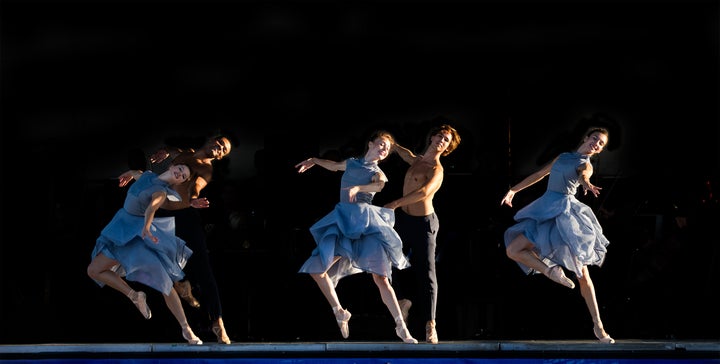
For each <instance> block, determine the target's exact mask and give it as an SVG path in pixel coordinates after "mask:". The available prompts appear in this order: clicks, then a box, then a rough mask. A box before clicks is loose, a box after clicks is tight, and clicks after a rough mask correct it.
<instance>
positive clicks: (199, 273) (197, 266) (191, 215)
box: [156, 207, 222, 321]
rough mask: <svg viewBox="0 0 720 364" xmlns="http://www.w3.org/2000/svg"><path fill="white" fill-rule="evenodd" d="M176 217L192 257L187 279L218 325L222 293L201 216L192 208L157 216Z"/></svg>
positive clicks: (211, 318) (179, 229) (189, 261)
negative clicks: (211, 259) (219, 290)
mask: <svg viewBox="0 0 720 364" xmlns="http://www.w3.org/2000/svg"><path fill="white" fill-rule="evenodd" d="M159 214H162V215H163V216H174V217H175V234H176V235H177V236H178V237H180V238H181V239H183V240H185V243H186V244H187V246H188V247H189V248H190V249H192V251H193V254H192V255H191V256H190V259H189V260H188V262H187V265H186V266H185V269H184V271H185V278H186V279H187V280H189V281H190V283H191V285H192V286H193V287H197V288H198V289H199V292H200V295H199V296H198V300H199V301H200V307H201V308H204V309H205V310H207V313H208V316H209V317H210V320H212V321H216V320H217V319H219V318H220V317H221V316H222V306H221V305H220V292H218V286H217V282H215V275H214V273H213V270H212V267H211V266H210V256H209V254H208V248H207V237H206V235H205V228H204V224H203V220H202V216H200V212H199V211H197V210H196V209H195V208H192V207H189V208H186V209H182V210H172V211H169V210H162V209H161V210H159V211H158V214H156V216H159Z"/></svg>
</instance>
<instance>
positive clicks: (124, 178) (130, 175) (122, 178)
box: [118, 169, 143, 187]
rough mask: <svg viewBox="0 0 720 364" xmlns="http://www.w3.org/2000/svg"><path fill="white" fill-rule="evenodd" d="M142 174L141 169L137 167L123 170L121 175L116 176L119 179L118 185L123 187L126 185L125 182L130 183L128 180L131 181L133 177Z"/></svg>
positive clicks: (138, 176) (135, 177)
mask: <svg viewBox="0 0 720 364" xmlns="http://www.w3.org/2000/svg"><path fill="white" fill-rule="evenodd" d="M142 174H143V171H141V170H139V169H131V170H129V171H127V172H124V173H123V174H121V175H120V176H119V177H118V180H119V182H118V185H119V186H120V187H125V186H127V184H128V183H130V181H132V180H133V179H138V178H140V176H141V175H142Z"/></svg>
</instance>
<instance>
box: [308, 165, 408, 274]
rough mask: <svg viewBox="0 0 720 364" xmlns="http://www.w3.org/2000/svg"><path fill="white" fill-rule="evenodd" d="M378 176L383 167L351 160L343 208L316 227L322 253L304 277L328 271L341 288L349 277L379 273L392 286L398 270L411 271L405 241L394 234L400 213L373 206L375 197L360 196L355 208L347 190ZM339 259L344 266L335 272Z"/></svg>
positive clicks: (315, 254)
mask: <svg viewBox="0 0 720 364" xmlns="http://www.w3.org/2000/svg"><path fill="white" fill-rule="evenodd" d="M376 173H383V172H382V170H381V169H380V167H378V165H377V163H374V162H366V161H365V160H364V159H362V158H360V159H358V158H350V159H348V160H347V164H346V168H345V172H344V173H343V176H342V179H341V181H340V187H341V188H340V202H339V203H338V204H336V205H335V208H334V209H333V211H331V212H330V213H329V214H327V215H325V216H324V217H323V218H321V219H320V220H318V221H317V222H316V223H315V224H313V226H311V227H310V233H311V234H312V236H313V238H314V239H315V242H316V243H317V247H316V248H315V249H314V250H313V251H312V254H311V256H310V258H308V259H307V260H306V261H305V263H304V264H303V266H302V267H301V268H300V271H299V272H300V273H322V272H325V271H326V270H327V271H328V275H329V276H330V278H331V279H332V281H333V283H334V284H335V285H336V286H337V284H338V281H339V280H340V279H342V278H343V277H346V276H348V275H351V274H355V273H360V272H367V273H375V274H379V275H382V276H385V277H388V279H390V280H392V267H396V268H397V269H405V268H407V267H409V266H410V263H409V262H408V259H407V257H406V256H405V255H404V254H403V252H402V240H400V236H399V235H398V233H397V232H396V231H395V229H393V226H394V225H395V211H393V210H392V209H388V208H384V207H380V206H375V205H373V204H372V200H373V197H374V196H375V193H374V192H360V193H358V194H357V195H356V197H357V199H356V202H354V203H351V202H350V197H349V194H348V191H347V190H346V189H345V188H346V187H351V186H357V185H366V184H368V183H370V182H371V180H372V177H373V176H374V175H375V174H376ZM336 256H339V257H340V260H339V261H338V262H337V263H335V265H333V266H332V268H330V265H331V264H332V261H333V259H334V258H335V257H336ZM328 268H330V269H329V270H328Z"/></svg>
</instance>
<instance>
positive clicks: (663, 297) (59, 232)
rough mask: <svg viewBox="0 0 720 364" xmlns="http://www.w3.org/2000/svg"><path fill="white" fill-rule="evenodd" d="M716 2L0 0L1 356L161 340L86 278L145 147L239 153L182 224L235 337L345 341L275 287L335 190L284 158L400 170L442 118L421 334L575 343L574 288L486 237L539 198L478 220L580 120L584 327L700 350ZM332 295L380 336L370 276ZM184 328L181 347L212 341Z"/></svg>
mask: <svg viewBox="0 0 720 364" xmlns="http://www.w3.org/2000/svg"><path fill="white" fill-rule="evenodd" d="M719 10H720V9H719V7H718V2H717V1H664V2H651V1H617V2H595V1H574V2H570V1H558V2H549V1H497V2H496V1H479V2H470V1H468V2H440V1H425V2H404V1H390V2H330V1H325V2H313V3H310V2H300V1H294V2H293V1H290V2H263V1H257V2H249V1H248V2H231V1H226V2H212V1H182V2H171V1H136V2H129V1H97V2H92V1H82V2H64V1H7V0H2V1H1V2H0V16H1V18H0V23H1V27H2V28H1V30H2V33H1V34H0V35H1V37H2V38H1V39H0V40H1V45H2V49H1V50H2V53H1V56H2V78H1V81H2V89H1V92H2V158H3V159H2V161H3V164H2V167H3V168H2V169H0V180H2V186H3V196H2V200H0V201H1V202H0V203H1V204H2V206H3V218H2V220H1V222H0V223H1V224H2V225H1V228H2V243H1V244H0V274H1V275H0V278H1V280H0V284H1V286H0V343H44V342H146V341H150V342H158V341H159V342H164V341H168V342H175V341H179V340H181V337H180V331H179V330H178V327H177V326H176V323H175V321H174V319H173V318H172V317H171V315H170V313H169V312H168V310H167V309H166V308H165V307H164V303H163V301H162V299H161V298H160V296H159V294H157V293H155V294H153V292H149V293H150V294H149V303H150V305H151V307H152V309H153V319H152V320H150V321H145V320H143V319H142V317H141V316H140V315H139V314H137V312H136V310H135V308H133V306H132V305H131V303H130V301H129V300H127V299H126V298H124V297H122V296H121V295H119V294H118V293H117V292H115V291H113V290H111V289H110V288H103V289H100V288H99V287H97V285H95V283H94V282H92V281H91V280H90V279H89V278H88V277H87V275H86V274H85V268H86V266H87V264H88V263H89V258H90V252H91V251H92V248H93V246H94V242H95V238H96V237H97V235H98V234H99V231H100V229H102V227H103V226H104V225H105V224H106V223H107V222H108V221H109V220H110V218H111V217H112V215H113V214H114V213H115V211H116V210H117V209H118V208H120V207H121V205H122V201H123V199H124V196H125V191H126V189H124V188H123V189H121V188H118V187H117V179H116V177H117V176H118V175H119V174H120V173H122V172H123V171H125V170H126V169H128V168H129V167H133V168H137V167H145V165H146V160H145V156H146V155H149V154H150V153H152V152H153V151H154V150H155V149H157V148H158V147H159V146H161V145H163V144H164V143H165V142H172V141H179V142H183V143H188V144H193V143H195V142H197V141H198V139H199V142H202V141H203V139H204V138H205V137H208V136H210V135H212V134H214V133H216V132H219V131H222V132H225V133H227V134H229V135H230V136H231V138H232V139H233V142H234V145H235V146H234V148H233V151H232V153H231V154H230V155H229V157H228V158H226V159H225V160H223V161H222V162H220V163H219V164H218V165H217V167H216V176H215V179H214V181H213V183H212V184H211V185H210V186H209V187H208V188H207V189H206V195H207V196H208V197H209V198H210V200H211V203H212V207H211V208H210V209H208V210H204V211H203V214H204V217H205V218H206V222H207V229H208V232H209V245H210V249H211V258H212V259H213V265H214V268H215V270H216V275H217V279H218V282H219V284H220V290H221V295H222V298H223V304H224V307H223V308H224V317H225V322H226V327H227V329H228V332H229V334H230V337H231V339H233V340H235V341H295V340H301V341H302V340H341V338H340V335H339V332H338V329H337V326H336V324H335V322H334V320H333V318H332V314H331V310H330V308H329V307H328V305H327V303H326V301H325V300H324V298H323V297H322V295H321V293H320V291H319V290H318V289H317V287H316V286H315V284H314V283H313V282H312V280H311V279H310V278H309V277H307V276H305V275H299V274H297V273H296V272H297V269H298V268H299V267H300V265H301V264H302V262H303V261H304V260H305V258H307V256H308V255H309V254H310V251H311V250H312V248H313V246H314V242H313V241H312V239H311V237H310V235H309V232H308V228H309V226H310V225H312V223H313V222H314V221H315V220H316V219H317V218H319V217H321V216H323V215H324V214H326V213H327V212H328V211H330V209H332V207H333V205H334V203H335V202H336V201H337V188H338V182H339V178H340V174H339V173H331V172H327V171H324V170H321V169H312V170H311V171H310V172H308V173H305V174H302V175H298V174H297V173H296V171H295V169H294V165H295V164H296V163H297V162H298V161H300V160H302V159H304V158H307V157H310V156H326V157H328V158H330V157H333V158H334V157H346V156H349V155H351V154H352V152H353V151H357V150H359V149H362V148H363V147H364V143H363V142H362V141H363V138H364V137H365V135H366V133H368V132H369V131H371V130H373V129H375V128H378V127H383V128H386V129H388V130H390V131H392V132H393V133H394V134H395V135H396V137H397V139H398V141H399V142H400V143H401V144H403V145H406V146H408V147H411V148H412V149H414V150H415V151H416V152H421V151H422V147H423V139H424V136H425V132H426V131H427V129H428V127H429V126H430V125H432V124H433V119H434V118H435V117H438V116H444V117H449V118H451V119H453V120H454V125H455V126H456V127H457V128H458V130H459V131H460V133H461V136H462V143H461V145H460V147H459V148H458V149H457V150H456V151H455V152H454V153H453V154H451V155H450V156H448V157H446V158H445V159H444V160H443V163H444V165H445V168H446V177H445V181H444V185H443V187H442V189H441V191H440V192H439V193H438V194H437V196H436V199H435V203H436V209H437V213H438V216H439V218H440V221H441V230H440V236H439V248H438V249H439V250H438V251H439V257H438V269H439V275H440V277H439V283H440V298H439V306H438V310H439V313H438V332H439V335H440V339H441V340H474V339H592V338H593V336H592V322H591V320H590V317H589V315H588V313H587V309H586V308H585V305H584V303H583V301H582V298H581V297H580V294H579V291H578V290H577V289H576V290H572V291H571V290H568V289H566V288H564V287H561V286H559V285H557V284H555V283H552V282H551V281H549V280H548V279H546V278H544V277H542V276H531V277H526V276H524V275H523V274H522V272H521V271H520V269H519V268H518V267H517V265H516V264H515V263H514V262H511V261H510V260H509V259H508V258H507V257H506V256H505V255H504V246H503V243H502V232H503V231H504V229H505V228H506V227H507V226H509V225H510V224H511V223H512V215H513V214H514V212H515V211H517V209H518V208H520V207H522V206H524V205H525V204H527V203H528V202H530V201H532V200H533V199H534V198H536V197H538V196H539V195H540V194H541V193H542V192H543V190H544V185H545V184H544V183H539V184H537V185H536V186H533V187H532V188H530V189H527V190H525V191H523V192H522V193H520V194H519V195H518V196H517V197H516V198H515V201H514V202H515V208H512V209H511V208H508V207H500V206H499V202H500V200H501V198H502V196H503V195H504V193H505V191H506V190H507V188H508V187H509V186H510V185H512V184H514V183H516V182H518V181H519V180H520V179H522V178H523V177H525V176H526V175H528V174H530V173H532V172H533V171H535V170H536V169H537V168H539V167H540V166H541V165H542V164H544V163H545V162H547V161H548V160H549V159H550V158H552V157H553V156H554V155H555V154H557V153H558V152H560V151H565V150H570V149H572V148H573V147H574V146H575V143H576V142H578V141H579V140H580V137H581V134H582V132H583V131H584V129H585V127H587V126H588V125H587V121H586V117H587V116H588V115H591V114H593V113H602V114H604V115H606V116H608V118H609V119H608V120H610V121H608V122H607V125H606V126H608V127H609V128H610V129H611V133H612V134H611V136H610V144H609V146H608V148H607V149H606V151H605V152H604V153H603V154H601V155H600V157H599V158H598V159H597V160H596V162H595V163H596V165H595V175H594V177H593V179H594V182H595V184H597V185H598V186H600V187H602V188H603V191H602V194H601V196H600V197H599V198H591V197H582V199H583V201H585V202H586V203H588V204H589V205H591V206H592V207H593V209H594V210H595V211H596V214H597V215H598V217H599V218H600V219H601V223H602V224H603V226H604V228H605V234H606V235H607V237H608V238H609V240H610V241H611V245H610V246H609V253H608V256H607V259H606V261H605V264H604V265H603V267H602V268H597V267H592V268H591V273H592V274H593V278H594V281H595V285H596V289H597V295H598V300H599V302H600V306H601V314H602V317H603V320H604V322H605V327H606V328H607V330H608V332H610V333H611V335H613V337H615V338H616V339H620V340H622V339H665V338H670V339H718V338H720V330H719V329H718V327H720V320H718V319H719V318H720V315H718V311H717V307H719V306H718V304H719V303H720V302H718V298H717V296H718V289H717V287H718V265H719V263H718V247H719V246H720V241H719V240H720V239H718V237H717V234H716V231H717V229H716V228H715V226H716V225H717V222H718V221H720V219H718V201H717V179H718V156H719V154H720V150H719V149H718V136H719V135H720V131H719V130H718V124H719V123H718V61H719V59H718V50H719V47H718V45H719V42H718V31H719V29H718V14H719ZM195 146H197V145H195ZM382 166H383V169H384V170H385V171H386V172H387V174H388V175H389V177H390V183H389V184H388V185H387V187H386V190H385V191H383V192H382V193H380V194H378V195H377V197H376V200H375V201H376V203H377V204H382V203H383V202H385V201H388V200H390V199H393V198H396V197H398V196H399V194H400V189H401V181H402V176H403V173H404V171H405V166H404V165H403V164H402V162H401V161H399V160H398V159H397V157H395V156H392V157H391V158H389V160H387V161H386V162H384V164H383V165H382ZM676 217H684V218H686V221H687V222H688V225H687V227H684V228H680V227H678V225H677V224H676V223H675V221H676V220H675V218H676ZM338 290H339V294H340V298H341V300H342V301H343V303H344V305H345V306H347V307H348V308H349V309H350V311H352V312H353V320H352V321H351V339H353V340H384V339H389V340H396V339H397V338H396V337H395V335H394V332H393V322H392V320H391V318H390V315H389V313H388V312H387V310H386V309H385V307H384V305H382V303H381V301H380V298H379V294H378V293H377V289H376V288H375V286H374V285H373V283H372V280H371V278H370V277H369V276H367V275H356V276H352V277H348V278H346V279H345V280H343V281H342V282H341V284H340V285H339V286H338ZM186 312H187V314H188V316H189V317H190V320H191V322H192V323H193V325H200V324H199V322H202V321H204V320H202V317H200V316H202V315H201V314H200V313H198V311H194V310H193V309H192V308H189V307H188V308H186ZM411 317H412V311H411ZM206 330H207V328H206V327H202V326H201V325H200V326H199V327H197V329H196V332H197V333H198V334H199V335H200V336H201V337H202V338H203V339H204V340H207V341H213V340H212V336H211V335H212V334H209V333H208V332H207V331H206ZM415 335H416V337H418V338H422V336H421V335H422V333H416V334H415Z"/></svg>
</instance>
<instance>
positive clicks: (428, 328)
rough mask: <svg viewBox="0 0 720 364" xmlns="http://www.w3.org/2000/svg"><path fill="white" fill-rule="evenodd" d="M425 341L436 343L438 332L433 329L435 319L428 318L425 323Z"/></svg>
mask: <svg viewBox="0 0 720 364" xmlns="http://www.w3.org/2000/svg"><path fill="white" fill-rule="evenodd" d="M425 341H426V342H428V343H430V344H437V343H438V334H437V330H435V321H434V320H430V321H428V322H427V323H426V324H425Z"/></svg>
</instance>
